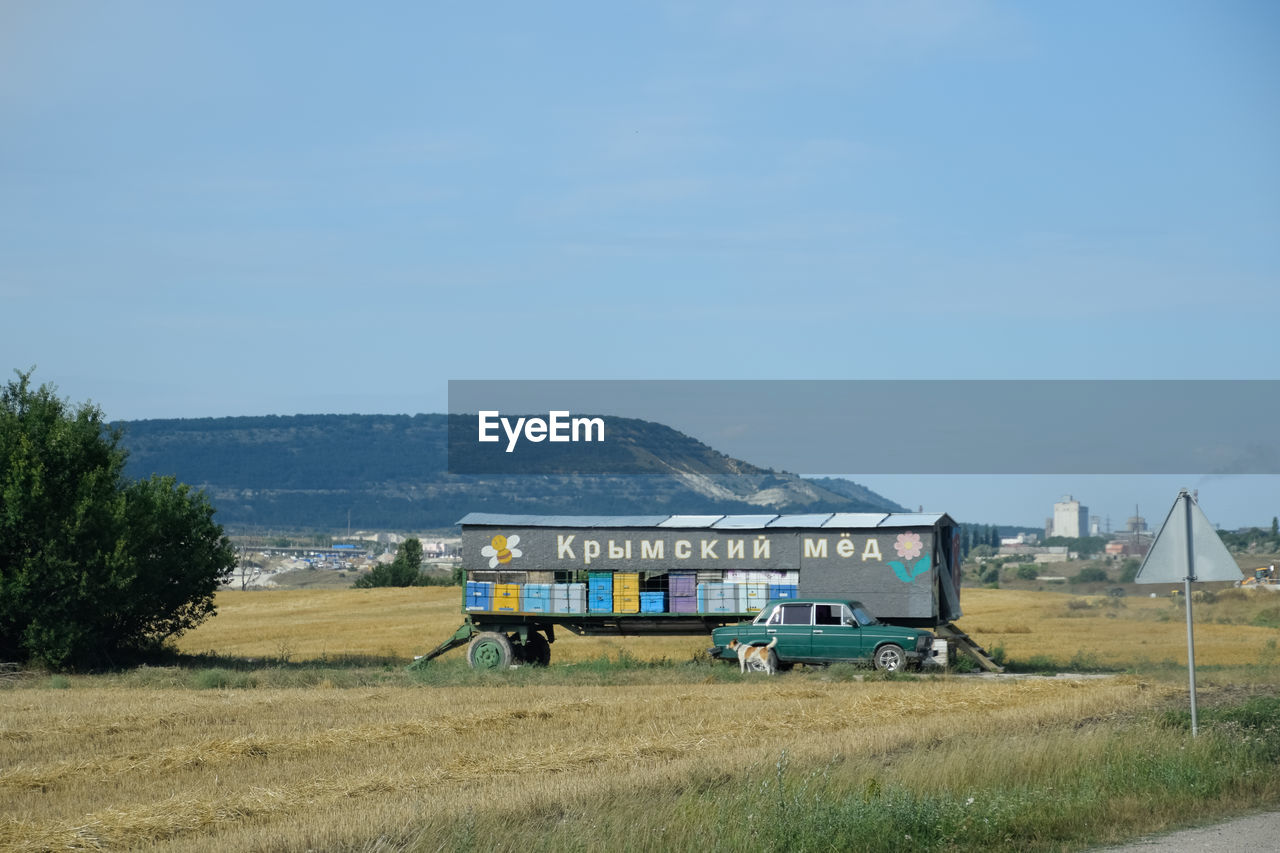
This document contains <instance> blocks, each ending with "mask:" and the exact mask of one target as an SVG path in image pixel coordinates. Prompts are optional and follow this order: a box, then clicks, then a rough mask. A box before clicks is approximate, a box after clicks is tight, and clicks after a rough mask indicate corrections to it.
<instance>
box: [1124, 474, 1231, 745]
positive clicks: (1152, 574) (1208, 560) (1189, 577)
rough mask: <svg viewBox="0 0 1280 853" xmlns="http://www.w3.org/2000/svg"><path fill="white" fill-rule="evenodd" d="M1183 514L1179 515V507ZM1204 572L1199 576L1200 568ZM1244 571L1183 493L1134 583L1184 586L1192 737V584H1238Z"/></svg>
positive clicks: (1196, 724)
mask: <svg viewBox="0 0 1280 853" xmlns="http://www.w3.org/2000/svg"><path fill="white" fill-rule="evenodd" d="M1179 503H1181V504H1182V512H1178V504H1179ZM1197 561H1198V565H1199V567H1200V569H1201V573H1200V575H1197V574H1196V566H1197ZM1240 579H1241V574H1240V568H1239V567H1238V566H1237V565H1236V561H1235V560H1234V559H1233V558H1232V557H1231V554H1230V553H1228V551H1227V546H1225V545H1223V544H1222V540H1221V539H1220V538H1218V534H1217V532H1216V531H1215V530H1214V529H1213V525H1212V524H1210V523H1209V519H1208V518H1206V517H1205V514H1204V511H1203V510H1201V509H1200V507H1199V505H1198V504H1197V503H1196V502H1195V501H1194V500H1193V499H1192V497H1191V494H1190V493H1189V492H1188V491H1187V490H1186V489H1183V490H1182V491H1180V492H1178V497H1177V498H1176V499H1175V500H1174V502H1173V507H1172V508H1170V510H1169V515H1168V517H1167V518H1165V520H1164V524H1163V525H1161V527H1160V532H1159V533H1157V534H1156V538H1155V541H1154V542H1152V543H1151V549H1150V550H1149V551H1147V556H1146V557H1145V558H1144V559H1143V561H1142V567H1141V568H1139V569H1138V575H1137V577H1135V578H1134V583H1171V582H1175V581H1178V580H1181V581H1182V582H1183V590H1184V593H1183V597H1184V598H1185V599H1186V607H1187V680H1188V682H1189V685H1190V692H1191V734H1192V736H1195V735H1196V734H1198V733H1199V720H1198V719H1197V717H1196V641H1195V631H1194V629H1193V627H1192V625H1193V623H1192V618H1191V584H1192V583H1193V582H1195V581H1237V582H1239V580H1240Z"/></svg>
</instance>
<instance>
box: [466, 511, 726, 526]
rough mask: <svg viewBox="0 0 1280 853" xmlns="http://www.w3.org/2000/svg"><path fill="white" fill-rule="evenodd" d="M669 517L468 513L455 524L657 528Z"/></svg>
mask: <svg viewBox="0 0 1280 853" xmlns="http://www.w3.org/2000/svg"><path fill="white" fill-rule="evenodd" d="M669 517H670V516H666V515H514V514H507V513H492V512H471V513H467V515H465V516H463V517H462V519H461V520H460V521H459V522H458V524H466V525H472V526H484V527H657V526H658V525H659V524H660V523H661V522H663V521H665V520H666V519H667V518H669ZM717 517H718V516H717Z"/></svg>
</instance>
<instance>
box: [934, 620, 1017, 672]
mask: <svg viewBox="0 0 1280 853" xmlns="http://www.w3.org/2000/svg"><path fill="white" fill-rule="evenodd" d="M935 630H936V634H937V636H938V638H939V639H942V640H947V641H948V642H951V643H955V645H956V648H957V649H960V650H961V651H963V652H964V653H965V654H967V655H969V657H971V658H973V659H974V660H976V661H977V662H978V666H980V667H982V668H983V669H985V670H986V671H987V672H1004V667H1002V666H1000V664H998V663H996V662H995V661H993V660H992V659H991V655H990V654H988V653H987V650H986V649H984V648H983V647H982V646H980V645H978V644H977V643H975V642H974V641H973V638H972V637H970V636H969V635H968V634H966V633H965V632H964V631H962V630H961V629H960V626H959V625H957V624H955V623H954V622H948V623H947V624H945V625H939V626H938V627H937V628H936V629H935Z"/></svg>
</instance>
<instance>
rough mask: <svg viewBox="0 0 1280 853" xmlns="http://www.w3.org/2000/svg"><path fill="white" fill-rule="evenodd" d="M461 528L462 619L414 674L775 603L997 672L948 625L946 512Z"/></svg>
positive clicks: (701, 627)
mask: <svg viewBox="0 0 1280 853" xmlns="http://www.w3.org/2000/svg"><path fill="white" fill-rule="evenodd" d="M458 524H459V526H460V527H461V528H462V565H463V568H464V569H465V571H466V586H465V588H464V593H463V607H462V609H463V612H464V613H465V614H466V616H465V621H464V622H463V624H462V625H461V626H460V627H459V628H458V629H457V631H455V632H454V634H453V636H452V637H450V638H449V639H448V640H445V641H444V642H443V643H441V644H440V645H439V646H437V647H436V648H435V649H433V650H432V651H430V652H429V653H427V654H426V655H423V656H422V657H421V658H419V659H418V660H417V661H415V664H414V665H415V666H418V665H422V664H425V663H426V662H427V661H430V660H432V659H433V658H435V657H438V656H439V655H441V654H443V653H445V652H447V651H449V650H450V649H454V648H458V647H459V646H462V645H466V646H467V660H468V662H469V663H470V665H471V666H473V667H476V668H504V667H507V666H511V665H515V664H521V663H525V664H542V665H545V664H546V663H548V662H549V661H550V659H551V646H552V644H554V643H555V641H556V630H557V629H561V630H566V631H570V632H572V633H575V634H580V635H602V634H603V635H613V636H638V635H652V634H668V635H671V634H674V635H706V634H710V632H711V631H713V630H714V629H715V628H717V627H719V626H721V625H728V624H734V623H738V622H742V621H744V620H750V619H752V618H754V617H755V615H756V614H758V613H759V612H760V611H761V610H762V609H763V608H764V607H765V606H766V604H768V602H770V601H776V600H779V599H787V598H799V597H804V598H815V597H836V598H845V599H849V598H856V599H857V600H859V601H861V602H862V603H863V604H864V605H865V606H866V608H867V609H868V610H869V611H871V612H872V613H873V614H875V616H876V618H878V619H879V620H881V621H883V622H886V623H889V624H893V625H900V626H904V627H919V628H928V629H934V632H935V633H936V634H937V636H938V637H939V639H940V640H941V641H942V642H944V643H946V642H948V641H949V642H950V643H951V644H952V647H953V648H954V647H955V646H959V647H961V648H965V649H966V650H968V651H969V652H970V653H971V654H974V656H975V657H977V658H978V659H979V662H980V663H983V664H984V666H988V667H989V668H995V665H994V664H993V663H991V662H990V660H989V658H987V656H986V654H985V652H982V650H981V649H980V648H978V647H977V646H976V645H974V644H973V643H972V642H971V641H970V640H969V639H968V638H967V637H966V636H965V635H964V633H963V632H962V631H960V629H959V628H957V627H956V626H955V625H954V624H953V623H954V621H955V620H956V619H959V618H960V616H961V615H962V612H961V609H960V565H959V562H960V561H959V555H958V539H957V529H956V523H955V522H954V521H953V520H952V519H951V518H950V517H949V516H948V515H946V514H945V513H811V514H800V515H796V514H793V515H779V514H760V515H653V516H546V515H502V514H491V513H470V514H468V515H467V516H466V517H464V518H463V519H461V520H460V521H459V522H458ZM975 652H976V653H975Z"/></svg>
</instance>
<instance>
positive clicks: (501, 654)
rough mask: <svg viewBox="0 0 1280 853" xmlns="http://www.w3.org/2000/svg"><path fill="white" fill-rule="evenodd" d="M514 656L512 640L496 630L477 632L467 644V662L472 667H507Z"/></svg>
mask: <svg viewBox="0 0 1280 853" xmlns="http://www.w3.org/2000/svg"><path fill="white" fill-rule="evenodd" d="M514 658H515V653H514V652H513V651H512V649H511V641H510V640H508V639H507V636H506V634H499V633H497V632H495V631H485V632H483V633H480V634H477V635H476V636H475V637H474V638H473V639H472V640H471V644H470V645H468V646H467V663H468V664H470V665H471V668H472V669H507V668H508V667H510V666H511V661H512V660H513V659H514Z"/></svg>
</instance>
